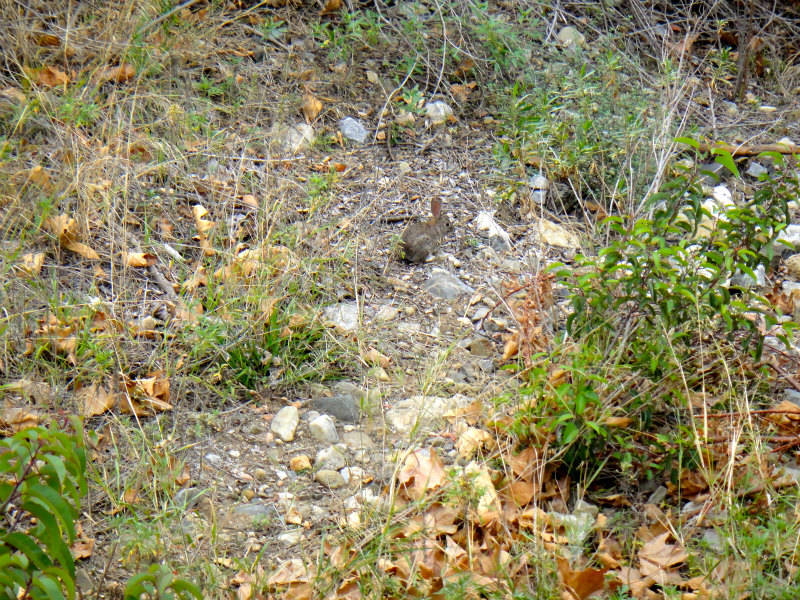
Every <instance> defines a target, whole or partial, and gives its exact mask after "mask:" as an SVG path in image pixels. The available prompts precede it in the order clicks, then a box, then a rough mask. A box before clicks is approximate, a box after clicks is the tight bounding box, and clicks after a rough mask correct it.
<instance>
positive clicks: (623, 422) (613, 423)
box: [603, 417, 633, 428]
mask: <svg viewBox="0 0 800 600" xmlns="http://www.w3.org/2000/svg"><path fill="white" fill-rule="evenodd" d="M631 423H633V419H631V418H630V417H606V418H605V419H604V420H603V424H604V425H605V426H606V427H620V428H624V427H627V426H628V425H630V424H631Z"/></svg>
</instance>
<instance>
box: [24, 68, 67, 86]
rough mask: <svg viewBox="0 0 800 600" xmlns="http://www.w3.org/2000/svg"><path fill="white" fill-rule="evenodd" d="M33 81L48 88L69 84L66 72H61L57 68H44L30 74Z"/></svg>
mask: <svg viewBox="0 0 800 600" xmlns="http://www.w3.org/2000/svg"><path fill="white" fill-rule="evenodd" d="M30 75H32V76H33V79H34V81H35V82H36V83H38V84H39V85H42V86H44V87H47V88H52V87H56V86H57V85H67V84H69V77H68V76H67V74H66V73H64V71H59V70H58V69H56V68H55V67H49V66H48V67H42V68H41V69H36V70H34V71H32V72H31V73H30Z"/></svg>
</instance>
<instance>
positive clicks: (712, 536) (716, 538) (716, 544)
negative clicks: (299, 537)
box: [702, 529, 724, 552]
mask: <svg viewBox="0 0 800 600" xmlns="http://www.w3.org/2000/svg"><path fill="white" fill-rule="evenodd" d="M702 540H703V542H704V543H705V544H706V545H708V547H709V548H710V549H711V550H713V551H714V552H722V550H723V548H724V544H723V543H722V538H721V537H720V535H719V532H718V531H717V530H716V529H706V530H705V531H704V532H703V538H702Z"/></svg>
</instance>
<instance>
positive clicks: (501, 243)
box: [475, 211, 511, 252]
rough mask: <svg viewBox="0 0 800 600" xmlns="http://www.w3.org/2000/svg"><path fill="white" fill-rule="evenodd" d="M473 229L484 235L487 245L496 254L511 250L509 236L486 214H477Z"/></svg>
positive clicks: (482, 212)
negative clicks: (487, 241)
mask: <svg viewBox="0 0 800 600" xmlns="http://www.w3.org/2000/svg"><path fill="white" fill-rule="evenodd" d="M475 228H476V229H477V230H478V231H480V232H483V233H484V235H486V237H487V238H488V240H489V245H490V246H491V247H492V248H494V249H495V250H496V251H497V252H505V251H506V250H511V236H510V235H508V232H506V230H505V229H503V228H502V227H500V224H499V223H498V222H497V221H495V219H494V217H493V216H492V215H490V214H489V213H488V212H485V211H481V212H479V213H478V216H477V217H475Z"/></svg>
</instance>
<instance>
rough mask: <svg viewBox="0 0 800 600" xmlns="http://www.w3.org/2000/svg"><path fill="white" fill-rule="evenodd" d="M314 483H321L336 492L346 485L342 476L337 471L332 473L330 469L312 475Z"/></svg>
mask: <svg viewBox="0 0 800 600" xmlns="http://www.w3.org/2000/svg"><path fill="white" fill-rule="evenodd" d="M314 481H316V482H317V483H321V484H322V485H324V486H326V487H329V488H330V489H332V490H336V489H339V488H341V487H344V486H345V485H347V482H345V480H344V477H342V474H341V473H339V471H334V470H331V469H323V470H321V471H317V472H316V473H315V474H314Z"/></svg>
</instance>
